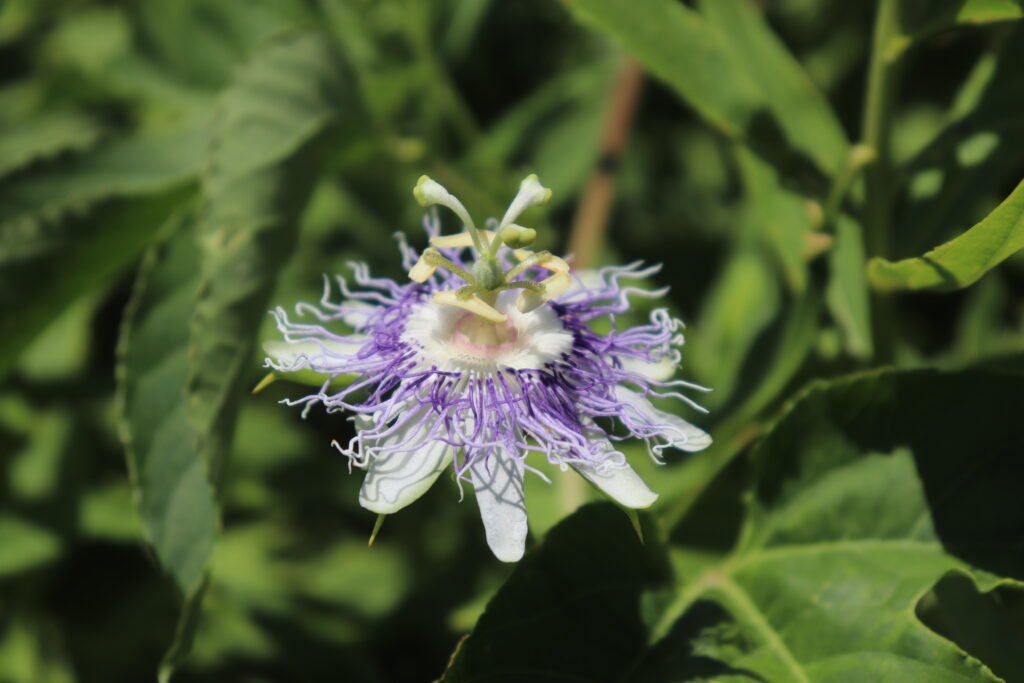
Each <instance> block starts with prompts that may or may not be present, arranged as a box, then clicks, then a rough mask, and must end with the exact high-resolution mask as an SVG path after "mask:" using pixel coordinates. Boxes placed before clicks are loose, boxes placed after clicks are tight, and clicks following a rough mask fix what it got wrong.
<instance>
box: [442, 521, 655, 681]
mask: <svg viewBox="0 0 1024 683" xmlns="http://www.w3.org/2000/svg"><path fill="white" fill-rule="evenodd" d="M644 536H645V538H648V539H654V538H657V532H656V531H654V530H653V529H650V530H645V534H644ZM648 543H649V544H648V545H642V544H641V543H640V541H639V539H638V538H637V534H636V532H635V531H634V530H633V528H632V526H631V524H630V521H629V519H628V518H627V517H626V515H624V514H623V513H622V511H621V510H619V509H617V508H616V507H615V506H613V505H610V504H605V503H601V504H594V505H588V506H585V507H583V508H581V509H580V510H579V511H578V512H576V513H575V514H573V515H572V516H571V517H568V518H567V519H565V520H564V521H563V522H561V523H560V524H558V525H557V526H556V527H554V528H553V529H552V530H551V532H550V533H549V534H548V536H547V538H546V539H545V540H544V543H543V545H541V546H540V547H539V548H538V549H537V550H536V551H534V552H532V553H530V554H529V555H527V557H526V558H525V559H523V560H522V561H521V562H520V563H519V565H518V566H517V567H516V569H515V571H514V572H513V574H512V576H511V577H509V579H508V580H507V581H506V582H505V584H504V585H503V586H502V587H501V589H500V590H499V591H498V593H497V595H495V597H494V598H493V599H492V600H491V601H490V603H489V604H488V605H487V610H486V611H485V612H484V614H483V616H481V617H480V620H479V621H478V622H477V625H476V628H474V629H473V632H472V633H471V634H470V635H469V636H468V637H467V638H465V639H464V640H463V641H462V642H461V643H460V644H459V646H458V649H457V650H456V651H455V654H454V655H453V656H452V659H451V662H450V663H449V665H448V669H447V671H445V674H444V676H443V678H442V679H441V680H442V681H445V682H446V683H461V682H464V681H481V680H488V681H495V682H498V681H509V682H510V683H511V682H512V681H525V680H530V681H609V680H616V679H618V677H619V675H621V674H622V673H624V672H625V671H626V670H627V669H628V668H629V666H630V665H631V664H632V662H633V659H634V658H635V656H636V653H637V651H638V650H639V649H640V648H642V647H643V644H644V637H645V634H644V626H643V622H642V621H641V619H640V613H639V609H638V606H639V599H640V594H641V593H642V592H643V591H644V590H646V589H648V588H651V587H654V586H657V585H658V584H659V583H660V582H663V581H664V580H665V579H666V577H667V571H668V567H667V565H666V563H665V558H664V549H663V548H661V547H660V546H658V545H657V544H656V543H654V542H653V541H648Z"/></svg>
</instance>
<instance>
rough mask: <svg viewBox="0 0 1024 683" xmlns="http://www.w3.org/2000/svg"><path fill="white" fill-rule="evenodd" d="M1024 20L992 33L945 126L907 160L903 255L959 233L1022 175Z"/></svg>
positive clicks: (901, 238)
mask: <svg viewBox="0 0 1024 683" xmlns="http://www.w3.org/2000/svg"><path fill="white" fill-rule="evenodd" d="M1022 60H1024V24H1018V25H1017V26H1016V27H1014V29H1013V30H1008V31H1003V32H999V33H996V34H994V35H993V37H992V40H991V44H990V45H989V47H988V49H987V50H986V51H985V52H984V53H983V54H982V55H981V56H980V57H979V59H978V61H977V62H976V63H975V65H974V67H973V68H972V69H971V72H970V74H968V76H967V78H966V79H965V80H964V83H963V84H962V85H961V87H960V90H959V92H958V93H957V95H956V98H955V99H954V101H953V103H952V105H951V106H950V108H949V110H948V112H947V114H946V122H945V126H944V128H943V130H942V131H941V132H940V133H939V134H938V135H937V136H936V137H935V138H934V139H933V140H932V141H931V142H930V143H929V144H928V145H927V146H926V147H925V148H924V149H923V150H921V151H920V152H919V153H918V154H917V155H916V156H915V157H914V158H913V159H912V160H911V161H910V163H909V164H908V167H907V170H906V176H907V178H908V185H909V189H910V198H911V202H910V204H909V206H908V207H907V211H906V213H905V217H904V219H903V221H902V223H901V225H900V230H899V231H898V232H897V233H896V235H894V237H895V239H896V240H897V246H898V248H899V249H900V251H899V252H897V253H902V254H916V253H919V252H923V251H925V250H926V249H927V248H929V247H931V246H932V245H934V244H936V243H937V242H940V241H942V240H946V239H949V238H950V237H951V236H953V235H956V234H958V233H959V232H960V231H961V230H962V229H963V226H964V225H965V224H969V223H973V222H974V221H975V220H977V218H978V217H979V216H983V215H984V214H985V213H987V212H988V211H989V210H991V208H992V207H993V206H995V205H996V203H997V202H998V200H999V199H1000V198H1001V195H1000V194H998V193H999V192H1001V190H999V188H1000V187H1004V186H1006V185H1008V184H1010V183H1016V182H1017V181H1018V180H1019V179H1020V163H1019V162H1020V155H1019V154H1018V153H1017V150H1018V149H1020V148H1021V146H1022V145H1024V129H1022V128H1021V126H1020V125H1019V112H1020V106H1019V103H1020V101H1021V98H1022V97H1024V81H1022V79H1021V78H1020V77H1019V70H1018V69H1017V68H1015V65H1017V64H1020V63H1021V62H1022Z"/></svg>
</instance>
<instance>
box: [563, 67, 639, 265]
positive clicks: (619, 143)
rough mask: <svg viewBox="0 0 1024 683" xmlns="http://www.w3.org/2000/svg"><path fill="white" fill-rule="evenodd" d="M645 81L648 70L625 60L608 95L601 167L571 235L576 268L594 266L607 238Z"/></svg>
mask: <svg viewBox="0 0 1024 683" xmlns="http://www.w3.org/2000/svg"><path fill="white" fill-rule="evenodd" d="M643 81H644V72H643V69H642V68H641V66H640V64H639V62H637V61H636V60H633V59H630V58H625V59H623V62H622V66H621V68H620V70H619V74H618V76H617V77H616V79H615V84H614V85H613V86H612V89H611V93H610V94H609V97H608V104H607V108H606V114H605V122H604V128H603V130H602V131H601V143H600V144H601V154H600V157H599V161H598V164H597V168H596V169H594V172H593V173H592V174H591V176H590V178H589V179H588V180H587V184H586V185H585V186H584V188H583V194H582V196H581V197H580V203H579V206H578V207H577V209H576V216H575V218H574V219H573V224H572V232H571V233H570V235H569V253H570V254H572V266H573V268H576V269H579V268H586V267H587V266H589V265H591V263H593V260H594V256H595V254H596V253H597V248H598V246H599V245H600V244H601V240H602V239H604V234H605V231H606V229H607V225H608V214H609V212H610V210H611V205H612V199H613V197H614V195H615V171H616V169H617V167H618V163H619V159H620V157H621V156H622V152H623V150H624V149H625V147H626V142H627V140H628V139H629V131H630V128H631V127H632V123H633V115H634V114H635V113H636V107H637V102H638V100H639V98H640V90H641V86H642V85H643Z"/></svg>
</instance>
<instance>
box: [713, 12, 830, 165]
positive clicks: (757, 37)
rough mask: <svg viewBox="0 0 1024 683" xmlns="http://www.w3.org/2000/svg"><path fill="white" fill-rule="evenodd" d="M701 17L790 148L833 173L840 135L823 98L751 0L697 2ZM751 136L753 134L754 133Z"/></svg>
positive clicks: (828, 105) (826, 101) (828, 106)
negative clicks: (753, 87) (729, 53)
mask: <svg viewBox="0 0 1024 683" xmlns="http://www.w3.org/2000/svg"><path fill="white" fill-rule="evenodd" d="M699 7H700V11H701V14H703V15H704V16H705V17H706V18H707V21H708V24H709V29H708V30H712V29H711V28H710V27H714V28H715V29H717V30H718V31H719V33H720V34H721V35H722V37H723V38H724V39H725V40H726V42H727V43H728V44H729V48H730V49H731V50H732V52H733V54H734V55H736V57H737V58H738V60H739V61H740V63H741V65H742V68H743V71H744V72H745V73H746V74H747V75H748V77H749V78H751V79H752V80H753V81H754V83H755V84H756V85H757V87H758V89H759V90H760V91H761V94H762V98H763V100H764V102H765V103H766V105H767V107H768V108H769V109H770V111H771V113H772V115H773V116H774V117H775V121H776V124H777V125H778V126H779V127H780V128H781V129H782V130H783V131H784V133H785V136H786V139H787V140H788V141H789V142H790V144H791V145H793V146H794V147H796V148H797V149H800V150H801V151H802V152H804V153H805V154H807V156H808V157H810V158H811V159H813V160H814V161H815V163H816V164H817V165H818V167H819V168H821V169H823V170H825V171H831V172H836V171H838V170H839V168H840V165H841V164H842V163H843V160H844V159H845V157H846V154H847V151H848V147H849V143H848V142H847V139H846V133H845V132H844V131H843V126H842V124H841V123H840V122H839V118H838V117H837V116H836V114H835V112H834V111H833V109H832V107H831V105H830V104H829V102H828V100H827V99H826V98H825V96H824V95H823V94H822V93H821V91H819V90H818V88H817V86H816V85H815V84H814V83H813V82H812V81H811V79H810V78H809V77H808V75H807V73H806V72H805V71H804V69H803V67H802V66H801V65H800V63H799V62H798V61H797V60H796V59H795V58H794V57H793V55H792V54H790V52H789V50H788V49H787V48H786V46H785V45H784V44H783V42H782V40H780V39H779V37H778V36H777V35H776V34H775V32H774V31H773V30H772V29H771V27H770V26H769V25H768V22H767V21H765V19H764V16H763V12H762V10H761V9H760V8H759V7H758V5H757V3H755V2H751V0H702V1H701V2H700V3H699ZM754 132H755V134H756V131H754Z"/></svg>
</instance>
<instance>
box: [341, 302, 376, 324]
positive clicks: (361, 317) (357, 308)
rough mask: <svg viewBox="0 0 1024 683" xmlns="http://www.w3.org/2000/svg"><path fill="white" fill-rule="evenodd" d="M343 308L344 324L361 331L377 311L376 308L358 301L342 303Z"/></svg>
mask: <svg viewBox="0 0 1024 683" xmlns="http://www.w3.org/2000/svg"><path fill="white" fill-rule="evenodd" d="M341 306H342V308H344V309H345V313H344V314H343V315H342V316H341V320H342V322H344V323H345V324H346V325H348V326H349V327H351V328H353V329H359V328H360V327H361V326H362V325H364V324H365V323H366V321H367V320H369V319H370V316H371V315H372V314H373V313H375V312H376V310H377V307H376V306H373V305H372V304H368V303H366V302H365V301H358V300H347V301H342V302H341Z"/></svg>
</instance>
